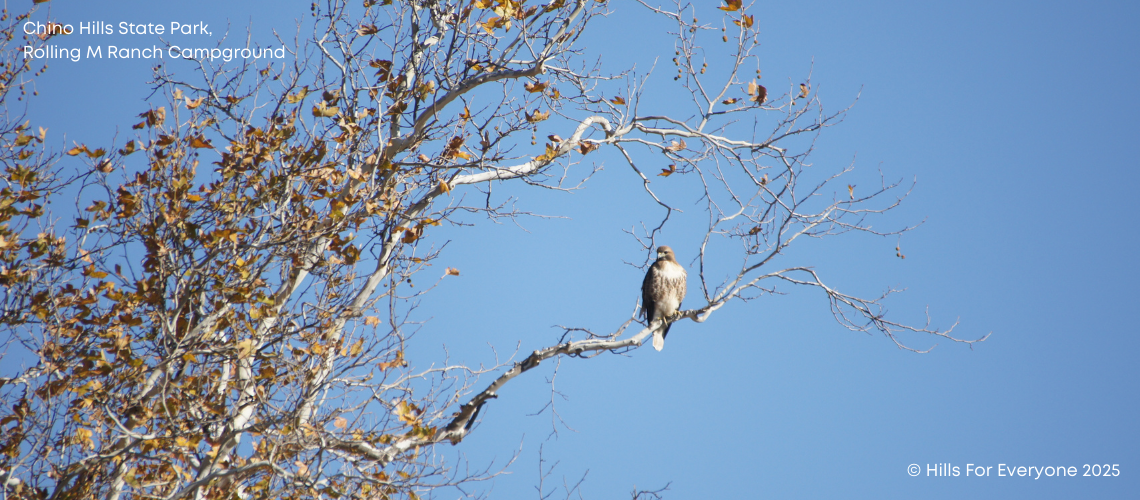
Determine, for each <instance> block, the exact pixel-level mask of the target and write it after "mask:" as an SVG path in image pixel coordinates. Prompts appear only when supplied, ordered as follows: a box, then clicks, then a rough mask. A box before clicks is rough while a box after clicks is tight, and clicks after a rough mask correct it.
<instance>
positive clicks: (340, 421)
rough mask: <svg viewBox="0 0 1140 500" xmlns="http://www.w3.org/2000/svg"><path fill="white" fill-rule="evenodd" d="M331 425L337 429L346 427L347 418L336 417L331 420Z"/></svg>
mask: <svg viewBox="0 0 1140 500" xmlns="http://www.w3.org/2000/svg"><path fill="white" fill-rule="evenodd" d="M333 426H334V427H336V428H337V429H343V428H345V427H348V420H345V418H344V417H336V419H334V420H333Z"/></svg>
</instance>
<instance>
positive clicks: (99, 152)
mask: <svg viewBox="0 0 1140 500" xmlns="http://www.w3.org/2000/svg"><path fill="white" fill-rule="evenodd" d="M86 153H87V157H88V158H99V157H100V156H103V155H105V154H107V150H105V149H103V148H99V149H96V150H95V151H86Z"/></svg>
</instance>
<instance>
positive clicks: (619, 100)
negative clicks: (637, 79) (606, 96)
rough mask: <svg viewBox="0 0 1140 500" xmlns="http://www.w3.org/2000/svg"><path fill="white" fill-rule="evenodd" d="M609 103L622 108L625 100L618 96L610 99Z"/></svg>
mask: <svg viewBox="0 0 1140 500" xmlns="http://www.w3.org/2000/svg"><path fill="white" fill-rule="evenodd" d="M610 102H612V103H614V104H617V105H618V106H624V105H625V98H623V97H622V96H620V95H619V96H617V97H615V98H613V99H610Z"/></svg>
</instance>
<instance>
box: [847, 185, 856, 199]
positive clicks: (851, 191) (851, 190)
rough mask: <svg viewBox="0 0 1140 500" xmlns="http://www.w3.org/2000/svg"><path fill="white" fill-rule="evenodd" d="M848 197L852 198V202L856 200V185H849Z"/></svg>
mask: <svg viewBox="0 0 1140 500" xmlns="http://www.w3.org/2000/svg"><path fill="white" fill-rule="evenodd" d="M847 195H848V196H850V197H851V199H852V200H854V199H855V185H854V184H848V185H847Z"/></svg>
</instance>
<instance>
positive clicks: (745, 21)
mask: <svg viewBox="0 0 1140 500" xmlns="http://www.w3.org/2000/svg"><path fill="white" fill-rule="evenodd" d="M752 22H753V19H752V16H742V17H741V18H740V19H737V20H734V21H732V23H733V24H735V25H737V26H743V27H744V28H751V27H752Z"/></svg>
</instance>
